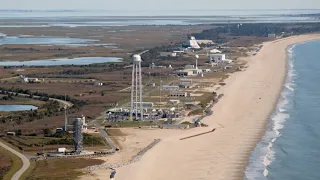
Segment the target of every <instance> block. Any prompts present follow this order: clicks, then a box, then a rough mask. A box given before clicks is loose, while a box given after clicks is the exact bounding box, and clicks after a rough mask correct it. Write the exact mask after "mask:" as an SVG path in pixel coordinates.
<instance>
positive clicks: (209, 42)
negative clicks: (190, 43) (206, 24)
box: [197, 40, 214, 45]
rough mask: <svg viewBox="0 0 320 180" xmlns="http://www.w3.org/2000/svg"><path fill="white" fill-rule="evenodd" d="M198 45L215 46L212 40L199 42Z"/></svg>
mask: <svg viewBox="0 0 320 180" xmlns="http://www.w3.org/2000/svg"><path fill="white" fill-rule="evenodd" d="M197 43H198V44H206V45H214V42H213V41H212V40H197Z"/></svg>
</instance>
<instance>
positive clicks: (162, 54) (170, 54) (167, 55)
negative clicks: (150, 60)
mask: <svg viewBox="0 0 320 180" xmlns="http://www.w3.org/2000/svg"><path fill="white" fill-rule="evenodd" d="M160 56H161V57H176V56H177V53H175V52H160Z"/></svg>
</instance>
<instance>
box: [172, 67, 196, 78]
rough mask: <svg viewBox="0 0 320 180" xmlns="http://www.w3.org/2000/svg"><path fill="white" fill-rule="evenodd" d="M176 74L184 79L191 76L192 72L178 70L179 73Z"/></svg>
mask: <svg viewBox="0 0 320 180" xmlns="http://www.w3.org/2000/svg"><path fill="white" fill-rule="evenodd" d="M176 74H177V75H178V76H182V77H186V76H192V75H193V71H192V70H188V69H187V70H180V71H176Z"/></svg>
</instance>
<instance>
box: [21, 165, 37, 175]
mask: <svg viewBox="0 0 320 180" xmlns="http://www.w3.org/2000/svg"><path fill="white" fill-rule="evenodd" d="M36 164H37V162H36V161H30V166H29V168H28V169H27V170H26V171H25V172H24V173H23V174H22V175H21V177H20V179H27V177H29V176H30V175H31V173H32V172H33V171H34V170H35V168H36Z"/></svg>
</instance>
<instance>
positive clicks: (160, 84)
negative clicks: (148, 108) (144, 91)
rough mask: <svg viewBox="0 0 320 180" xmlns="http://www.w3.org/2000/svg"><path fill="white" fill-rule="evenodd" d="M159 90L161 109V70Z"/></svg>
mask: <svg viewBox="0 0 320 180" xmlns="http://www.w3.org/2000/svg"><path fill="white" fill-rule="evenodd" d="M159 88H160V89H159V91H160V104H159V106H160V109H161V72H160V83H159Z"/></svg>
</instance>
